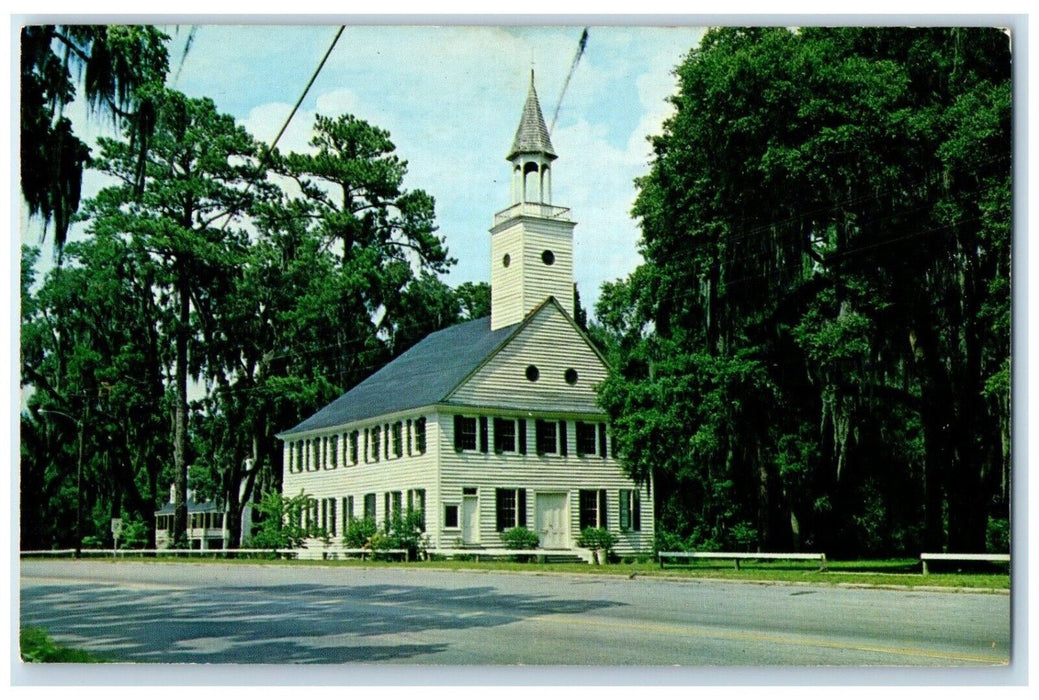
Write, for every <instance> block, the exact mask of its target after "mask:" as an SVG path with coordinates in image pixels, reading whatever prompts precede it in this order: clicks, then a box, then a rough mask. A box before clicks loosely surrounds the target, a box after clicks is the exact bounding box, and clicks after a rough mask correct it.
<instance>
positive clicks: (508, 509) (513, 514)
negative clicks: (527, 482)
mask: <svg viewBox="0 0 1039 700" xmlns="http://www.w3.org/2000/svg"><path fill="white" fill-rule="evenodd" d="M494 494H495V505H496V521H497V522H496V526H497V529H498V532H502V531H504V530H508V529H509V528H512V527H526V525H527V490H526V489H495V491H494Z"/></svg>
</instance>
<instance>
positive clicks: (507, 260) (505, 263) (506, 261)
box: [501, 253, 512, 267]
mask: <svg viewBox="0 0 1039 700" xmlns="http://www.w3.org/2000/svg"><path fill="white" fill-rule="evenodd" d="M511 262H512V258H511V257H509V254H508V253H506V254H505V257H503V258H502V259H501V266H502V267H508V266H509V263H511Z"/></svg>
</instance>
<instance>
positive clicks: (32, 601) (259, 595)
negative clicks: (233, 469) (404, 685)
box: [21, 584, 620, 664]
mask: <svg viewBox="0 0 1039 700" xmlns="http://www.w3.org/2000/svg"><path fill="white" fill-rule="evenodd" d="M617 605H620V603H617V602H615V601H610V600H595V599H587V598H581V599H572V598H560V597H555V596H548V595H545V596H542V595H532V594H526V593H503V592H501V591H498V590H496V589H495V588H494V587H491V586H471V587H465V588H437V587H427V586H411V585H392V586H385V585H379V586H376V585H365V586H329V585H315V584H302V585H280V586H226V585H225V586H219V587H217V586H214V587H213V588H190V589H183V588H177V587H168V588H167V587H162V586H150V587H149V588H147V589H144V590H141V589H127V588H120V587H116V586H110V585H100V584H99V585H84V584H70V585H62V586H55V585H50V584H48V585H31V586H26V587H24V588H23V589H22V603H21V618H22V619H21V624H22V625H23V626H24V625H33V626H38V627H42V628H44V629H46V630H47V631H48V632H49V633H50V634H51V636H52V637H54V638H55V639H56V640H59V641H61V642H63V643H66V644H70V645H72V646H75V647H78V648H82V649H86V650H89V651H92V652H94V653H96V654H98V655H99V656H102V657H104V658H107V659H110V660H112V661H124V662H125V661H137V662H149V663H265V664H272V663H273V664H284V663H351V662H360V663H378V662H387V663H409V662H410V663H417V662H421V663H437V659H436V656H437V655H438V654H440V653H443V652H445V651H447V650H449V649H450V648H451V644H450V642H449V641H443V640H439V639H436V637H437V633H438V632H443V633H445V634H448V636H450V635H449V633H450V632H451V631H456V630H466V629H481V628H494V627H499V626H503V625H508V624H510V623H514V622H518V621H522V620H526V619H529V618H532V617H536V616H540V615H553V614H580V613H584V612H588V611H591V610H596V609H601V608H605V607H611V606H617ZM419 633H429V637H430V638H433V641H430V642H426V643H423V642H421V640H419V641H418V642H416V640H414V639H410V638H409V639H408V640H407V641H408V642H409V643H407V644H401V643H400V641H401V640H400V638H399V637H397V635H413V634H419Z"/></svg>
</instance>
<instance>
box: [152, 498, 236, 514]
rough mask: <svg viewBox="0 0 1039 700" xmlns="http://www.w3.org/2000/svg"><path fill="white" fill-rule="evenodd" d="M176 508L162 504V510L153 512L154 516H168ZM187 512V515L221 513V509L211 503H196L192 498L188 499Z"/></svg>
mask: <svg viewBox="0 0 1039 700" xmlns="http://www.w3.org/2000/svg"><path fill="white" fill-rule="evenodd" d="M175 508H176V506H175V505H174V504H172V503H164V504H163V505H162V508H159V509H158V510H157V511H155V514H156V515H169V514H170V513H172V512H173V511H174V509H175ZM188 512H189V513H206V512H210V513H222V512H223V508H219V507H217V504H216V503H215V502H213V501H196V500H195V499H193V498H189V499H188Z"/></svg>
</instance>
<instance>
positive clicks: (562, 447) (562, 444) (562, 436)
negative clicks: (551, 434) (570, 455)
mask: <svg viewBox="0 0 1039 700" xmlns="http://www.w3.org/2000/svg"><path fill="white" fill-rule="evenodd" d="M559 454H561V455H562V456H564V457H566V421H565V420H561V421H559Z"/></svg>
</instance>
